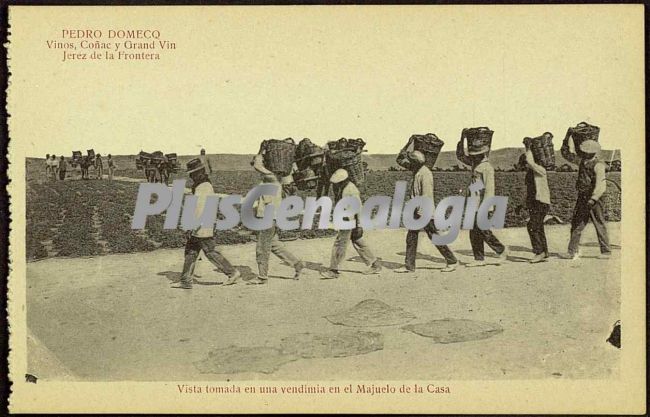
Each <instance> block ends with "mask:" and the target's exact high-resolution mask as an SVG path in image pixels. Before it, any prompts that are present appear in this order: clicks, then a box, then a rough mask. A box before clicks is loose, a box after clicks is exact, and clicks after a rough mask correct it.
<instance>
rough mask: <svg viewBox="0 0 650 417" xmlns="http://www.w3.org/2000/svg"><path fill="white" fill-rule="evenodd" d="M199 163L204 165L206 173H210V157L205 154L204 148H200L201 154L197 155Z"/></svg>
mask: <svg viewBox="0 0 650 417" xmlns="http://www.w3.org/2000/svg"><path fill="white" fill-rule="evenodd" d="M199 159H200V160H201V163H202V164H203V166H204V167H205V170H206V171H207V173H208V174H212V165H211V164H210V159H208V157H207V156H206V155H205V149H201V155H199Z"/></svg>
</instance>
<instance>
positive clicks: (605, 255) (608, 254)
mask: <svg viewBox="0 0 650 417" xmlns="http://www.w3.org/2000/svg"><path fill="white" fill-rule="evenodd" d="M611 257H612V254H611V253H601V254H600V255H598V259H609V258H611Z"/></svg>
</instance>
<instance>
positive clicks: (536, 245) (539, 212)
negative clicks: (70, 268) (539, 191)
mask: <svg viewBox="0 0 650 417" xmlns="http://www.w3.org/2000/svg"><path fill="white" fill-rule="evenodd" d="M548 209H549V206H548V204H546V203H541V202H539V201H537V200H535V201H534V202H531V203H530V204H529V205H528V212H529V214H530V220H528V224H527V225H526V229H527V230H528V236H530V244H531V245H532V247H533V253H534V254H535V255H539V254H541V253H546V254H548V244H547V243H546V233H545V232H544V218H545V217H546V214H547V213H548Z"/></svg>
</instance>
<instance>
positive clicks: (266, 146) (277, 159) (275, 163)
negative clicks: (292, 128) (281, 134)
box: [260, 138, 296, 176]
mask: <svg viewBox="0 0 650 417" xmlns="http://www.w3.org/2000/svg"><path fill="white" fill-rule="evenodd" d="M295 152H296V144H295V142H294V141H293V139H291V138H287V139H284V140H278V139H268V140H265V141H263V142H262V145H261V146H260V153H261V154H262V156H263V158H264V166H265V167H266V169H268V170H269V171H271V172H273V173H275V174H279V175H283V176H285V175H289V174H291V170H292V168H293V162H294V159H295Z"/></svg>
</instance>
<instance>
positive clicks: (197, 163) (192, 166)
mask: <svg viewBox="0 0 650 417" xmlns="http://www.w3.org/2000/svg"><path fill="white" fill-rule="evenodd" d="M186 167H187V173H188V174H191V173H192V172H196V171H200V170H202V169H203V170H205V166H203V163H202V162H201V160H200V159H199V158H194V159H191V160H190V161H189V162H188V163H187V164H186Z"/></svg>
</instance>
